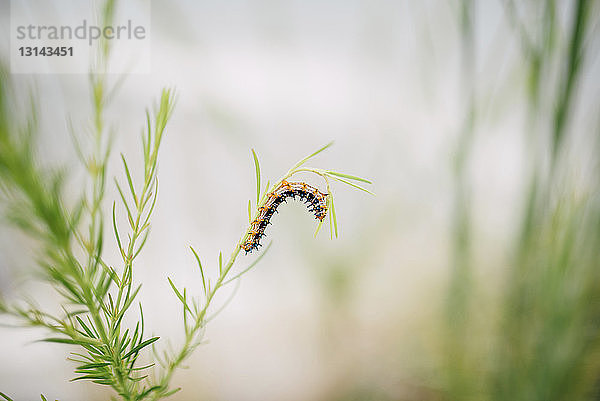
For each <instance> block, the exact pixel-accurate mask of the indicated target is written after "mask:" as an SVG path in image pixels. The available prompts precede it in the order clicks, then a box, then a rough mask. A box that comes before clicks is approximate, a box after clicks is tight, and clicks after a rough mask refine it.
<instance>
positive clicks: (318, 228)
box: [315, 220, 323, 238]
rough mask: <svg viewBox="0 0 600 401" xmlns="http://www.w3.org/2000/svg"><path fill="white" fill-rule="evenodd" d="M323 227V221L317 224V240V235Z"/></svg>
mask: <svg viewBox="0 0 600 401" xmlns="http://www.w3.org/2000/svg"><path fill="white" fill-rule="evenodd" d="M321 227H323V220H319V224H317V229H316V230H315V238H317V234H318V233H319V231H321Z"/></svg>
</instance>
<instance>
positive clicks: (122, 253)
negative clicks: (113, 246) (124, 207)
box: [112, 202, 127, 260]
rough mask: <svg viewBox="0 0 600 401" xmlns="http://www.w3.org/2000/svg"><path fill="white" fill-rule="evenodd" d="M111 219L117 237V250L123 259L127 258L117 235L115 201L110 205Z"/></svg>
mask: <svg viewBox="0 0 600 401" xmlns="http://www.w3.org/2000/svg"><path fill="white" fill-rule="evenodd" d="M112 221H113V230H114V233H115V238H116V239H117V245H118V246H119V251H120V252H121V256H122V257H123V260H125V259H127V256H125V250H124V249H123V245H121V238H120V237H119V230H118V229H117V216H116V214H115V202H113V207H112Z"/></svg>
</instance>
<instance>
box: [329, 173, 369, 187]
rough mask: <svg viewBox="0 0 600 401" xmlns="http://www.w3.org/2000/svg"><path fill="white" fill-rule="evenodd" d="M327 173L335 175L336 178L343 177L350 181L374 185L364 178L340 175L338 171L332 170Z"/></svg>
mask: <svg viewBox="0 0 600 401" xmlns="http://www.w3.org/2000/svg"><path fill="white" fill-rule="evenodd" d="M325 173H327V174H329V175H335V176H338V177H342V178H348V179H350V180H355V181H361V182H364V183H366V184H372V182H371V181H369V180H367V179H364V178H360V177H357V176H355V175H350V174H344V173H338V172H336V171H331V170H325Z"/></svg>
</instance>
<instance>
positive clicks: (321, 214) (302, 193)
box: [240, 180, 328, 254]
mask: <svg viewBox="0 0 600 401" xmlns="http://www.w3.org/2000/svg"><path fill="white" fill-rule="evenodd" d="M296 196H298V197H299V198H300V200H303V201H304V203H308V210H309V211H311V212H312V213H314V214H315V218H316V219H317V220H319V221H323V219H324V218H325V216H326V214H327V196H328V194H326V193H322V192H321V191H319V190H318V189H317V188H315V187H313V186H310V185H308V184H307V183H305V182H287V181H285V180H283V181H282V182H281V184H280V185H279V186H278V187H277V188H275V189H274V190H273V191H271V192H269V193H268V194H267V200H266V202H265V203H264V205H262V206H259V208H258V216H257V217H256V218H255V219H254V220H253V221H252V223H250V228H249V229H248V233H249V235H248V236H247V237H246V241H245V242H243V243H242V244H241V245H240V247H241V248H242V249H243V250H244V251H246V254H248V253H249V252H252V251H253V250H254V249H256V248H258V247H259V246H260V239H261V238H262V237H264V236H265V229H266V228H267V226H268V225H269V224H270V223H271V222H270V220H271V217H273V214H275V212H276V211H277V207H279V205H281V203H283V202H287V198H292V199H296Z"/></svg>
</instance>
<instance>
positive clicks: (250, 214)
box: [248, 199, 252, 224]
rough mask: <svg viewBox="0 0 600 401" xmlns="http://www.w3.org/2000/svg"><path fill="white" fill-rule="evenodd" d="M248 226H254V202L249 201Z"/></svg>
mask: <svg viewBox="0 0 600 401" xmlns="http://www.w3.org/2000/svg"><path fill="white" fill-rule="evenodd" d="M248 224H252V201H251V200H250V199H248Z"/></svg>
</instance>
